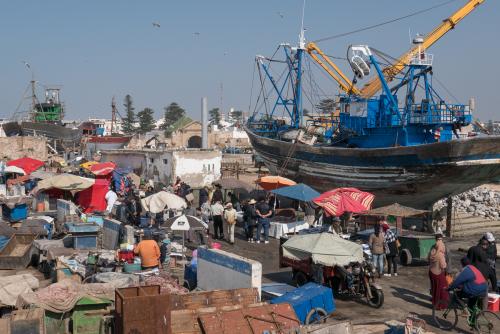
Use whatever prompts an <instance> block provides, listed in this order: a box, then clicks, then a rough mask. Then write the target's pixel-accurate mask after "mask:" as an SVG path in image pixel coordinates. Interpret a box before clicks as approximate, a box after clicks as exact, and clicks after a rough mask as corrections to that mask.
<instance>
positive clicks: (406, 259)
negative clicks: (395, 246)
mask: <svg viewBox="0 0 500 334" xmlns="http://www.w3.org/2000/svg"><path fill="white" fill-rule="evenodd" d="M399 260H400V261H401V264H402V265H403V266H409V265H410V264H411V261H412V257H411V253H410V251H409V250H408V249H406V248H405V249H403V250H401V256H400V257H399Z"/></svg>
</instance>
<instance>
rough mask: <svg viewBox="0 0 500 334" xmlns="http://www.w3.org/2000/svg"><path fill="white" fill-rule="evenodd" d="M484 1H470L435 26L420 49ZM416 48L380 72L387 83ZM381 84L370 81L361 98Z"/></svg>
mask: <svg viewBox="0 0 500 334" xmlns="http://www.w3.org/2000/svg"><path fill="white" fill-rule="evenodd" d="M484 1H485V0H470V1H469V2H467V4H465V5H464V6H463V7H462V8H460V9H459V10H457V11H456V12H455V13H454V14H453V15H451V16H450V17H449V18H447V19H446V20H444V21H443V22H442V23H441V24H440V25H439V26H437V27H436V28H435V29H434V30H433V31H432V32H431V33H430V34H428V35H427V36H426V37H425V39H424V43H423V44H422V46H421V47H422V49H423V50H425V49H427V48H429V47H430V46H431V45H433V44H434V43H436V42H437V41H438V40H439V39H440V38H441V37H443V36H444V35H445V34H446V33H447V32H448V31H450V30H452V29H453V28H454V27H455V25H457V24H458V23H459V22H460V21H461V20H462V19H463V18H465V17H466V16H467V15H469V14H470V13H471V12H472V11H473V10H474V9H476V7H477V6H479V5H480V4H482V3H483V2H484ZM417 52H418V46H417V47H414V48H412V49H410V50H409V51H408V52H406V53H405V54H403V55H402V56H401V57H399V59H398V60H397V61H396V63H395V64H393V65H392V66H388V67H386V68H384V69H383V70H382V72H383V73H384V77H385V78H386V81H387V82H391V81H392V80H393V79H394V78H395V77H396V75H398V74H399V73H401V71H403V69H404V68H405V66H406V65H408V64H409V62H410V60H411V59H412V58H413V57H414V56H415V55H416V54H417ZM381 87H382V83H381V82H380V79H379V78H378V77H376V78H373V79H372V80H370V81H369V82H368V83H367V84H366V85H365V86H364V87H363V88H362V89H361V96H363V97H365V98H370V97H372V96H373V95H375V94H376V93H377V92H378V91H379V90H380V88H381Z"/></svg>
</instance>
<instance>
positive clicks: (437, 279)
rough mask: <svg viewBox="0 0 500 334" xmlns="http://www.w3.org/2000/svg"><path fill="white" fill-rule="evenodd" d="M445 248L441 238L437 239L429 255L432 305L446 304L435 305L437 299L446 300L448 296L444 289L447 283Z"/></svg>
mask: <svg viewBox="0 0 500 334" xmlns="http://www.w3.org/2000/svg"><path fill="white" fill-rule="evenodd" d="M445 253H446V248H445V245H444V242H443V240H441V239H438V240H437V241H436V244H435V245H434V246H433V247H432V249H431V251H430V253H429V255H428V261H429V280H430V282H431V295H432V305H433V306H438V307H446V305H443V306H441V305H437V304H438V302H439V301H447V300H448V298H449V295H448V292H447V291H446V289H447V287H448V283H447V281H446V256H445Z"/></svg>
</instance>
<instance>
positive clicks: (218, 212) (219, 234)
mask: <svg viewBox="0 0 500 334" xmlns="http://www.w3.org/2000/svg"><path fill="white" fill-rule="evenodd" d="M210 209H211V211H212V219H213V221H214V239H218V240H223V239H224V229H223V225H222V214H223V213H224V207H223V206H222V204H221V202H220V201H217V202H215V203H214V204H212V206H211V208H210Z"/></svg>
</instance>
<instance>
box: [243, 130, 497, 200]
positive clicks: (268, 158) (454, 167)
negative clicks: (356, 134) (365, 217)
mask: <svg viewBox="0 0 500 334" xmlns="http://www.w3.org/2000/svg"><path fill="white" fill-rule="evenodd" d="M246 130H247V133H248V136H249V138H250V142H251V143H252V146H253V147H254V149H255V151H256V152H257V153H258V154H259V155H260V156H261V158H262V159H263V161H264V163H265V164H266V166H267V167H268V168H269V169H270V171H271V172H272V173H274V174H279V175H283V176H286V177H289V178H292V179H294V180H295V181H297V182H304V183H306V184H308V185H310V186H312V187H313V188H316V189H317V190H318V191H327V190H331V189H333V188H337V187H356V188H359V189H361V190H364V191H369V192H371V193H373V194H375V196H376V197H375V205H376V206H381V205H386V204H391V203H395V202H398V203H400V204H403V205H408V206H412V207H416V208H423V209H428V208H429V207H430V206H431V205H432V204H433V203H435V202H436V201H437V200H439V199H441V198H443V197H446V196H449V195H454V194H458V193H461V192H464V191H467V190H469V189H471V188H474V187H476V186H479V185H481V184H485V183H489V182H497V181H500V136H489V137H476V138H468V139H461V140H453V141H450V142H443V143H432V144H423V145H418V146H406V147H393V148H382V149H359V148H340V147H326V146H325V147H318V146H309V145H305V144H300V143H295V144H294V143H291V142H285V141H280V140H276V139H271V138H266V137H262V136H259V135H257V134H255V133H254V132H252V131H251V130H249V129H246ZM283 166H285V168H283Z"/></svg>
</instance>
